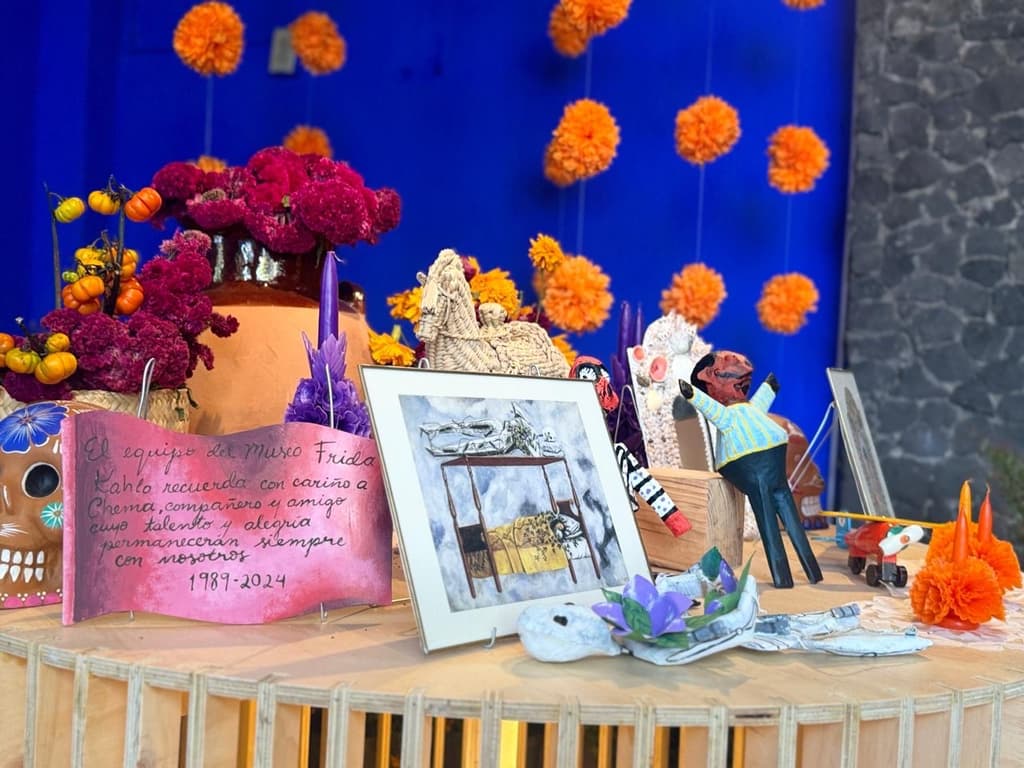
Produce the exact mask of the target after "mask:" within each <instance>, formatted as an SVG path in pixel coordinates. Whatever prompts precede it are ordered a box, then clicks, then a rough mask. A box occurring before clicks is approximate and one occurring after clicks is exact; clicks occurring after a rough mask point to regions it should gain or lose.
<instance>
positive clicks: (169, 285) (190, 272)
mask: <svg viewBox="0 0 1024 768" xmlns="http://www.w3.org/2000/svg"><path fill="white" fill-rule="evenodd" d="M103 242H104V243H106V244H105V245H99V246H95V247H94V246H89V247H87V248H80V249H78V251H79V252H78V254H77V261H78V268H79V269H80V270H81V273H79V272H78V271H77V270H75V271H70V272H67V273H65V279H69V278H72V277H74V278H75V279H74V280H73V281H72V282H69V283H68V284H67V285H66V286H65V288H64V290H63V291H62V293H63V295H64V304H65V306H63V307H61V308H59V309H55V310H53V311H51V312H50V313H48V314H47V315H45V316H44V317H43V318H42V320H41V321H40V325H41V327H42V330H41V331H39V332H30V331H29V330H28V328H27V327H26V326H25V325H24V324H22V329H21V330H22V333H21V334H0V351H3V352H4V354H3V356H2V360H3V362H2V363H0V368H3V369H4V370H3V376H2V379H0V382H2V385H3V390H2V391H3V394H4V395H5V400H6V402H5V403H3V404H0V411H2V410H13V408H15V407H18V406H19V405H20V403H31V402H37V401H42V400H70V399H81V400H87V401H91V402H99V403H100V404H104V405H106V404H108V400H110V401H112V402H117V401H118V398H116V397H113V398H112V400H111V397H112V396H116V395H129V396H135V395H137V393H138V392H139V391H140V389H141V388H142V384H143V372H144V369H145V368H146V364H147V362H148V361H149V360H153V361H154V364H153V369H152V379H151V385H152V386H153V387H154V388H156V389H167V390H171V391H178V390H182V389H183V388H184V387H185V385H186V382H187V381H188V379H189V377H190V376H191V375H192V374H193V372H194V371H195V370H196V367H197V366H198V364H199V363H200V362H202V363H203V365H204V366H205V367H206V368H208V369H209V368H212V367H213V354H212V352H211V351H210V348H209V347H208V346H207V345H206V344H204V343H202V342H200V341H199V336H200V334H202V333H203V332H205V331H207V330H210V331H211V332H212V333H214V334H215V335H217V336H229V335H231V334H232V333H234V332H235V330H237V328H238V322H237V321H236V320H235V319H234V318H232V317H228V316H223V315H220V314H218V313H217V312H214V311H213V304H212V302H211V300H210V298H209V297H208V296H206V295H205V294H204V293H203V291H204V289H205V288H207V287H208V286H209V285H210V281H211V278H212V271H211V268H210V264H209V262H208V261H207V258H206V253H207V251H208V250H209V247H210V238H209V237H208V236H207V235H205V234H204V233H202V232H195V231H186V232H177V233H176V234H175V235H174V236H173V237H172V238H170V239H169V240H166V241H164V243H163V244H162V245H161V247H160V253H159V255H157V256H156V257H154V258H153V259H151V260H149V261H148V262H146V263H145V265H144V266H142V267H141V269H138V271H136V261H137V255H135V254H132V255H131V256H130V257H129V254H128V250H129V249H122V248H121V247H120V246H118V245H114V244H112V243H111V241H109V239H106V238H105V239H104V241H103ZM118 254H120V259H121V266H120V267H118V266H117V259H118ZM115 283H116V284H117V285H118V287H117V288H115V287H114V286H115ZM126 286H127V287H126ZM111 296H116V297H117V298H116V299H115V300H114V302H113V303H112V304H111V302H110V301H109V299H110V297H111ZM80 299H81V300H80ZM108 308H109V309H108ZM4 348H6V350H5V349H4ZM51 358H53V360H54V364H50V365H48V364H47V361H49V360H51ZM58 361H59V362H60V363H61V366H60V371H59V374H60V375H55V374H54V371H55V370H56V367H57V366H56V364H55V363H56V362H58ZM89 392H94V393H95V392H98V393H102V395H103V396H102V397H99V399H97V398H96V397H93V396H91V395H89V394H87V393H89ZM179 397H180V395H179ZM12 400H13V401H19V402H14V403H12V402H11V401H12ZM178 407H179V408H180V406H178ZM179 416H181V415H180V414H179ZM178 421H184V418H183V417H181V418H179V419H178Z"/></svg>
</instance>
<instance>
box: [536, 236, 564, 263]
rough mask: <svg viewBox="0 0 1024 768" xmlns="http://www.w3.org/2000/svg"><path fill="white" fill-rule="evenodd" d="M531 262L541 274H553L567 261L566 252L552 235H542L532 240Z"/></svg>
mask: <svg viewBox="0 0 1024 768" xmlns="http://www.w3.org/2000/svg"><path fill="white" fill-rule="evenodd" d="M530 261H531V262H532V263H533V266H534V267H535V268H536V269H537V270H539V271H540V272H551V271H552V270H553V269H555V267H557V266H558V265H559V264H561V263H562V262H563V261H565V252H564V251H562V246H561V244H560V243H559V242H558V241H557V240H555V238H553V237H552V236H551V235H544V234H540V235H537V237H536V238H534V239H532V240H530Z"/></svg>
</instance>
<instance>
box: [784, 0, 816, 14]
mask: <svg viewBox="0 0 1024 768" xmlns="http://www.w3.org/2000/svg"><path fill="white" fill-rule="evenodd" d="M782 2H783V3H785V4H786V5H787V6H789V7H790V8H792V9H794V10H797V11H810V10H813V9H814V8H821V6H823V5H824V4H825V0H782Z"/></svg>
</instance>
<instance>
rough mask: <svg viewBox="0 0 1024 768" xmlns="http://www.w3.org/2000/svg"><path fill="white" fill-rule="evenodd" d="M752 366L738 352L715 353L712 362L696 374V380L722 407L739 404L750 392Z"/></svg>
mask: <svg viewBox="0 0 1024 768" xmlns="http://www.w3.org/2000/svg"><path fill="white" fill-rule="evenodd" d="M753 372H754V366H753V365H751V363H750V361H749V360H748V359H747V358H746V357H745V356H743V355H741V354H739V353H738V352H728V351H722V352H716V353H715V357H714V360H713V361H712V362H711V364H710V365H708V366H707V367H705V368H702V369H701V370H700V371H698V372H697V378H698V379H700V380H701V381H703V382H704V383H705V384H706V385H707V393H708V395H710V396H711V397H713V398H714V399H715V400H717V401H718V402H720V403H721V404H722V405H732V404H733V403H741V402H743V401H744V400H746V399H747V392H749V391H750V377H751V375H752V374H753Z"/></svg>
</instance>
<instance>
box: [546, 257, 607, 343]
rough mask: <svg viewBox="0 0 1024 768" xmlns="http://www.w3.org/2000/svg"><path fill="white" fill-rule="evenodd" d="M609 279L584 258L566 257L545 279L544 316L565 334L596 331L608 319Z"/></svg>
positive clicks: (597, 267)
mask: <svg viewBox="0 0 1024 768" xmlns="http://www.w3.org/2000/svg"><path fill="white" fill-rule="evenodd" d="M609 283H611V278H610V277H608V275H606V274H605V273H604V272H602V271H601V268H600V267H599V266H597V265H596V264H594V263H593V262H592V261H590V260H589V259H587V258H586V257H585V256H567V257H566V259H565V260H564V261H563V262H562V263H561V264H560V265H559V266H558V267H557V268H556V269H555V271H554V272H552V273H551V274H550V275H548V276H547V284H546V286H545V289H544V299H543V307H544V314H546V315H547V316H548V318H549V319H550V320H551V322H552V323H554V324H555V325H557V326H558V327H559V328H562V329H564V330H566V331H571V332H572V333H581V332H583V331H596V330H597V329H598V328H600V327H601V326H602V325H604V322H605V321H606V320H607V319H608V315H609V311H610V310H611V306H612V301H613V299H612V294H611V291H609V290H608V285H609Z"/></svg>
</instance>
